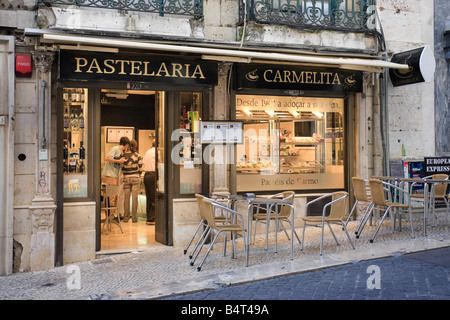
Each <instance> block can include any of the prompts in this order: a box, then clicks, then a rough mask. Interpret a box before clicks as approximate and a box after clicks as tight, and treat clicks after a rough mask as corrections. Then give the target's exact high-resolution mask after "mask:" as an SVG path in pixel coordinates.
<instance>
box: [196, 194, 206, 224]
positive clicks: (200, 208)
mask: <svg viewBox="0 0 450 320" xmlns="http://www.w3.org/2000/svg"><path fill="white" fill-rule="evenodd" d="M195 197H196V198H197V204H198V211H199V213H200V218H202V220H206V217H205V213H204V211H205V210H204V208H203V199H204V198H205V196H204V195H201V194H198V193H196V194H195Z"/></svg>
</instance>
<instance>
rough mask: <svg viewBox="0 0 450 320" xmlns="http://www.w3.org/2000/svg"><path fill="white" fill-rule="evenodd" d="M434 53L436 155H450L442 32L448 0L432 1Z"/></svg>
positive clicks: (448, 70)
mask: <svg viewBox="0 0 450 320" xmlns="http://www.w3.org/2000/svg"><path fill="white" fill-rule="evenodd" d="M434 3H435V5H434V26H435V33H434V40H435V41H434V54H435V57H436V73H435V91H434V92H435V105H436V117H435V118H436V121H435V122H436V155H447V156H448V155H450V134H449V133H448V131H449V129H448V128H449V127H450V61H448V60H445V56H444V53H445V52H444V47H445V46H446V44H445V38H444V32H445V31H447V30H450V1H446V0H435V1H434Z"/></svg>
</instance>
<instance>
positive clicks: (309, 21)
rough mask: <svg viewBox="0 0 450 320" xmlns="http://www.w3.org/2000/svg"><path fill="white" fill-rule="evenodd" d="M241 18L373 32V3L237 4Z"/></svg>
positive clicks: (272, 0) (258, 0)
mask: <svg viewBox="0 0 450 320" xmlns="http://www.w3.org/2000/svg"><path fill="white" fill-rule="evenodd" d="M239 1H240V2H241V4H240V10H241V17H243V16H244V13H245V12H246V19H248V20H253V21H256V22H259V23H272V24H283V25H291V26H296V27H303V28H309V29H315V28H316V29H332V30H343V31H368V30H371V29H374V23H375V0H247V1H245V0H239Z"/></svg>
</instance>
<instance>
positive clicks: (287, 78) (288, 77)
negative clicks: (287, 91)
mask: <svg viewBox="0 0 450 320" xmlns="http://www.w3.org/2000/svg"><path fill="white" fill-rule="evenodd" d="M283 82H292V81H291V71H289V70H284V81H283Z"/></svg>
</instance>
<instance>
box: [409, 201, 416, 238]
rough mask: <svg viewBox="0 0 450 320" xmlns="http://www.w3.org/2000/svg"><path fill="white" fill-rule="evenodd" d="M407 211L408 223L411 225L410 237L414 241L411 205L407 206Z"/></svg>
mask: <svg viewBox="0 0 450 320" xmlns="http://www.w3.org/2000/svg"><path fill="white" fill-rule="evenodd" d="M408 211H409V222H410V223H411V235H412V237H413V239H414V238H415V235H414V221H413V217H412V208H411V205H410V206H409V208H408Z"/></svg>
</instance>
